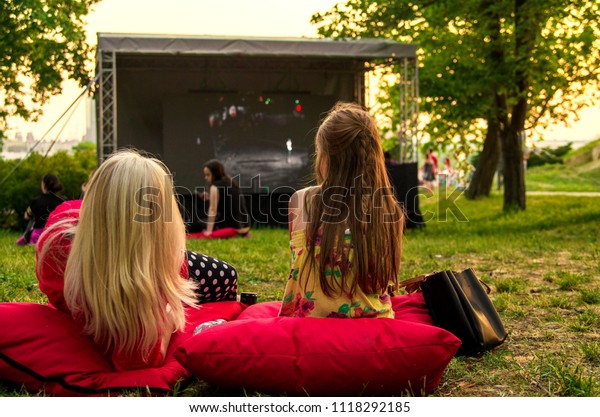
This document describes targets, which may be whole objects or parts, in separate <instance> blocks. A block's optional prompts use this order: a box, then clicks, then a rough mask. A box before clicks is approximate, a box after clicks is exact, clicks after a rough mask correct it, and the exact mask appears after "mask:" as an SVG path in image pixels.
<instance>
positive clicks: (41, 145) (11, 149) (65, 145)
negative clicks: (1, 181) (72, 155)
mask: <svg viewBox="0 0 600 417" xmlns="http://www.w3.org/2000/svg"><path fill="white" fill-rule="evenodd" d="M83 139H85V135H84V136H83V138H79V139H77V138H68V139H58V140H57V141H55V142H54V144H52V140H44V141H42V142H38V141H37V140H36V139H35V136H34V135H33V133H32V132H27V135H26V139H25V140H23V134H22V133H21V132H16V133H15V136H14V138H12V139H11V138H6V139H5V140H4V142H3V146H2V153H0V157H2V159H21V158H24V157H26V156H27V154H28V153H29V152H30V151H31V149H32V148H34V147H35V152H37V153H39V154H46V152H48V151H49V152H48V154H49V155H52V154H54V153H56V152H58V151H70V150H71V149H72V148H73V147H74V146H76V145H78V144H80V143H81V142H82V141H83Z"/></svg>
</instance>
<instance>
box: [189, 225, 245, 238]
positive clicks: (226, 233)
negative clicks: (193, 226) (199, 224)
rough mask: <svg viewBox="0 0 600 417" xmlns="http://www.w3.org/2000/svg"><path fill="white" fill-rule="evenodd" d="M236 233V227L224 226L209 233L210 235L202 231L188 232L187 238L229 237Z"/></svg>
mask: <svg viewBox="0 0 600 417" xmlns="http://www.w3.org/2000/svg"><path fill="white" fill-rule="evenodd" d="M237 235H238V231H237V229H234V228H233V227H225V228H223V229H218V230H215V231H214V232H212V233H211V234H210V236H206V235H205V234H204V232H197V233H188V234H187V237H188V239H229V238H232V237H235V236H237Z"/></svg>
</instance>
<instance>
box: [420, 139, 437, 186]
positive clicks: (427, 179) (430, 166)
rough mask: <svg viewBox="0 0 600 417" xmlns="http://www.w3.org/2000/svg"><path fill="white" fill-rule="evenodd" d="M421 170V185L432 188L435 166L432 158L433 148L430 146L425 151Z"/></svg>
mask: <svg viewBox="0 0 600 417" xmlns="http://www.w3.org/2000/svg"><path fill="white" fill-rule="evenodd" d="M421 170H422V172H423V185H424V186H425V188H427V189H428V190H433V189H434V181H435V179H436V176H437V175H436V168H435V164H434V160H433V150H432V149H431V148H430V149H428V150H427V152H425V161H424V162H423V166H422V167H421Z"/></svg>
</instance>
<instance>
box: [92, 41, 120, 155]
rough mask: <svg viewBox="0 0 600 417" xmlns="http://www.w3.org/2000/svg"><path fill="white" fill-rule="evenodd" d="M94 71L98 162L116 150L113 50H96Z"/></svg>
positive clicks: (115, 94) (115, 93) (115, 96)
mask: <svg viewBox="0 0 600 417" xmlns="http://www.w3.org/2000/svg"><path fill="white" fill-rule="evenodd" d="M96 65H97V67H96V72H97V75H99V79H98V91H97V102H98V106H97V120H98V124H97V126H98V136H97V137H98V139H97V154H98V164H100V163H102V161H104V159H105V158H106V157H107V156H108V155H110V154H111V153H113V152H115V151H116V150H117V62H116V54H115V52H106V51H98V55H97V58H96Z"/></svg>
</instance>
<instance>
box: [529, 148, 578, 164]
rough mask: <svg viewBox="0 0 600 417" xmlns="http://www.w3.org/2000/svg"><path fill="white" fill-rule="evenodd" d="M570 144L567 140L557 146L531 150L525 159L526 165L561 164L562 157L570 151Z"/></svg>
mask: <svg viewBox="0 0 600 417" xmlns="http://www.w3.org/2000/svg"><path fill="white" fill-rule="evenodd" d="M571 147H572V144H571V143H570V142H569V143H567V144H566V145H563V146H559V147H557V148H540V149H539V150H538V151H536V152H532V153H531V155H530V156H529V159H528V160H527V166H528V167H534V166H541V165H546V164H562V163H563V157H564V156H565V155H566V154H567V153H569V151H571Z"/></svg>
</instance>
